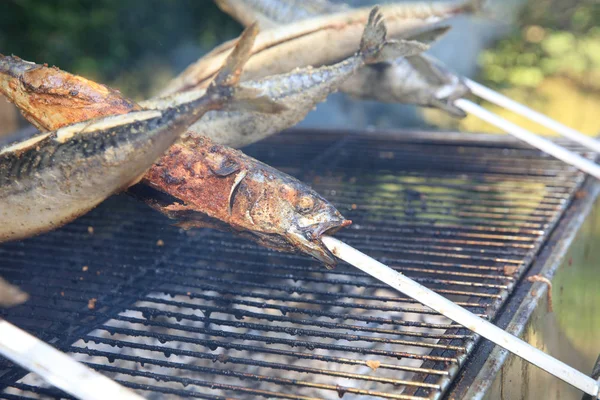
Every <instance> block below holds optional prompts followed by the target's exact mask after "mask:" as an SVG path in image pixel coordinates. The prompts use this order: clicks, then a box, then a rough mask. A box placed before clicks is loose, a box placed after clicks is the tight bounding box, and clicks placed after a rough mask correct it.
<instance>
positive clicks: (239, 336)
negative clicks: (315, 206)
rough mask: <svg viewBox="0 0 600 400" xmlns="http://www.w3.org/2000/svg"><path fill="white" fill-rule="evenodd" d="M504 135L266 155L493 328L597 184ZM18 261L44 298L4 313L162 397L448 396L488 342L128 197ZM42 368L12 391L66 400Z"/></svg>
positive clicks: (303, 136) (313, 267) (388, 257)
mask: <svg viewBox="0 0 600 400" xmlns="http://www.w3.org/2000/svg"><path fill="white" fill-rule="evenodd" d="M463 138H464V136H463ZM503 140H504V139H502V140H498V139H485V138H482V139H473V140H468V141H467V140H460V139H452V138H451V137H450V136H444V135H431V134H430V135H424V134H423V135H407V136H400V137H395V138H392V137H389V136H386V135H375V134H369V135H349V136H343V135H340V134H332V133H329V134H326V133H324V132H301V133H300V132H295V133H294V134H284V135H280V136H278V137H277V138H274V139H272V140H270V141H269V142H267V143H264V144H259V145H255V146H253V147H252V148H250V149H248V152H249V153H250V154H251V155H254V156H256V157H257V158H259V159H261V160H263V161H266V162H268V163H270V164H272V165H274V166H277V167H280V168H281V169H283V170H285V171H286V172H289V173H292V174H294V175H296V176H299V177H301V178H302V179H303V180H305V181H307V182H312V183H313V186H314V187H315V188H316V189H317V190H318V191H319V192H320V193H322V194H323V195H324V196H325V197H327V198H328V199H330V200H331V201H333V202H334V203H335V204H336V205H337V206H338V208H339V209H340V210H341V211H342V212H343V213H344V214H345V216H346V217H348V218H350V219H352V220H353V221H354V225H353V226H352V227H351V229H348V230H346V231H344V232H341V233H340V234H339V235H338V236H339V237H340V238H341V239H342V240H344V241H347V242H348V243H349V244H351V245H353V246H355V247H357V248H358V249H360V250H362V251H364V252H366V253H367V254H369V255H371V256H374V257H376V258H378V259H380V260H382V261H383V262H385V263H387V264H388V265H391V266H393V267H395V268H396V269H398V270H399V271H402V272H403V273H405V274H407V275H408V276H410V277H412V278H414V279H415V280H417V281H419V282H421V283H423V284H425V285H426V286H428V287H430V288H432V289H434V290H435V291H437V292H438V293H441V294H443V295H445V296H447V297H449V298H450V299H452V300H454V301H456V302H457V303H459V304H461V305H463V306H465V307H467V308H468V309H470V310H471V311H473V312H475V313H477V314H479V315H481V316H483V317H485V318H492V317H493V316H494V315H495V313H496V312H497V310H498V308H499V307H500V306H501V305H502V303H503V301H504V299H506V297H507V296H508V294H509V293H510V291H511V289H512V288H513V286H514V285H515V282H516V281H517V280H518V278H519V277H520V276H521V274H522V273H523V272H524V271H525V269H526V268H527V266H528V265H529V264H530V263H531V261H532V260H533V258H534V257H535V254H536V253H537V251H538V250H539V248H540V246H541V245H542V244H543V243H544V241H545V239H546V238H547V235H548V233H549V231H550V230H551V229H552V227H553V226H554V224H555V223H556V222H557V220H558V219H559V217H560V216H561V215H562V213H563V211H564V209H565V208H566V207H567V206H568V204H569V202H570V199H571V198H572V196H574V195H575V193H576V191H577V189H578V187H579V186H580V184H581V183H582V181H583V179H584V177H583V175H582V174H580V173H578V172H577V171H575V170H574V169H572V168H570V167H568V166H566V165H564V164H562V163H561V162H559V161H556V160H554V159H551V158H548V157H545V156H543V155H541V154H540V153H538V152H537V151H534V150H531V149H526V148H523V147H522V146H520V145H517V144H515V143H514V142H503ZM89 227H91V228H89ZM92 228H93V232H92ZM88 229H89V230H88ZM158 240H162V241H163V242H164V246H159V245H157V241H158ZM0 260H1V261H0V264H1V266H0V275H2V276H5V277H6V278H7V279H8V280H9V281H11V282H14V283H16V284H18V285H21V286H22V287H23V289H25V290H26V291H28V292H29V293H31V295H32V299H31V300H30V301H29V302H28V303H27V304H26V305H23V306H20V307H17V308H14V309H11V310H9V311H0V312H1V313H3V314H2V315H3V316H4V317H6V318H7V319H8V320H10V321H12V322H13V323H15V324H17V325H19V326H21V327H23V328H25V329H28V330H29V331H31V332H33V333H34V334H36V335H37V336H39V337H41V338H43V339H44V340H47V341H49V342H50V343H52V344H54V345H55V346H58V347H59V348H61V349H63V350H65V351H69V352H71V353H72V354H74V355H75V357H76V358H78V359H80V360H82V361H84V362H86V363H88V364H89V365H91V366H92V367H94V368H96V369H98V370H100V371H102V372H104V373H106V374H108V375H110V376H111V377H114V378H115V379H117V380H118V381H120V382H122V383H123V384H125V385H127V386H129V387H132V388H134V389H138V390H139V391H140V393H141V394H143V395H145V396H147V397H148V398H150V399H155V398H200V399H234V398H246V399H248V398H257V397H267V398H280V399H317V398H319V399H321V398H327V399H331V398H337V397H338V396H339V397H344V399H355V398H356V399H358V398H361V399H362V398H386V399H420V398H438V397H440V396H441V394H442V393H443V391H444V389H445V388H446V387H447V386H448V384H449V383H450V381H451V380H452V378H453V377H454V376H455V374H456V372H457V371H458V368H460V366H461V364H462V362H463V361H464V360H465V358H466V355H467V353H468V352H469V351H470V349H471V348H472V347H473V344H474V340H475V338H474V337H473V336H472V335H471V334H470V332H469V331H467V330H465V329H461V328H460V327H459V326H457V325H455V324H454V323H452V322H451V321H450V320H448V319H446V318H444V317H442V316H440V315H438V314H436V313H435V312H432V311H430V310H428V309H426V308H424V307H423V306H421V305H420V304H419V303H417V302H415V301H413V300H411V299H408V298H406V297H404V296H401V295H399V294H398V293H396V292H394V291H391V290H389V289H387V288H386V286H385V285H383V284H379V283H376V282H375V281H374V280H373V279H371V278H369V277H367V276H366V275H364V274H363V273H362V272H359V271H357V270H354V269H352V268H351V267H349V266H347V265H340V266H338V268H336V269H335V270H333V271H327V270H325V269H324V268H322V267H321V266H320V265H317V264H316V263H314V262H312V261H310V260H307V259H305V258H303V257H298V256H294V255H288V254H281V253H274V252H270V251H267V250H264V249H262V248H259V247H257V246H255V245H253V244H251V243H249V242H246V241H243V240H240V239H236V238H232V237H231V236H230V235H228V234H223V233H219V232H214V231H210V230H196V231H191V232H183V231H180V230H179V229H177V228H175V227H172V226H170V225H169V221H168V220H166V219H165V218H164V217H162V216H160V215H157V214H156V213H154V212H152V211H151V210H150V209H148V208H146V207H145V206H143V205H141V204H138V203H136V202H135V201H133V200H132V199H129V198H128V197H127V196H117V197H114V198H112V199H110V200H109V201H107V202H105V203H104V204H103V205H102V206H100V207H98V209H96V210H94V211H93V212H92V213H90V214H89V215H86V216H84V217H82V218H80V219H79V220H77V221H76V222H75V223H73V224H70V225H69V226H67V227H65V228H63V229H61V230H59V231H57V232H53V233H50V234H47V235H43V236H41V237H38V238H34V239H30V240H26V241H23V242H18V243H9V244H4V245H2V246H0ZM24 375H25V372H24V371H22V370H21V369H19V368H17V367H14V366H11V365H10V363H8V362H7V361H6V360H4V361H2V360H1V359H0V390H1V389H4V392H2V394H0V397H1V398H6V399H28V398H55V397H56V398H61V394H60V392H58V391H56V390H55V389H52V388H48V387H47V386H45V385H44V384H42V383H41V382H39V381H38V380H36V378H35V377H33V376H31V375H27V376H24Z"/></svg>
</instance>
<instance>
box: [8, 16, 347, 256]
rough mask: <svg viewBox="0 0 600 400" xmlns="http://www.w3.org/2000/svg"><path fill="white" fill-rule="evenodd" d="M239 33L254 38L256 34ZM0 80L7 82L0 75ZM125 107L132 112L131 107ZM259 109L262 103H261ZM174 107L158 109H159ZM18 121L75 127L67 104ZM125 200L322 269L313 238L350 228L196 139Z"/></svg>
mask: <svg viewBox="0 0 600 400" xmlns="http://www.w3.org/2000/svg"><path fill="white" fill-rule="evenodd" d="M246 32H247V33H248V34H249V35H255V34H256V32H257V31H256V27H254V28H251V29H248V30H247V31H246ZM13 62H17V61H16V60H13ZM20 62H23V61H20ZM51 72H52V75H53V76H51V78H55V79H49V81H48V82H50V83H49V85H50V87H48V88H47V89H48V90H53V89H58V88H52V84H53V83H55V84H60V83H61V82H64V80H63V79H59V78H60V75H61V74H65V73H64V72H62V71H60V70H56V69H52V71H51ZM78 78H80V77H78ZM1 79H8V80H11V79H14V77H12V76H8V75H6V74H4V75H3V74H1V73H0V80H1ZM80 81H81V82H82V85H84V86H86V85H89V86H90V87H94V86H95V85H96V84H95V83H93V82H91V81H89V80H85V79H83V78H80ZM246 90H247V91H246V94H248V93H250V94H252V95H254V96H256V95H258V94H260V93H257V92H256V91H254V92H253V91H252V90H251V89H249V88H246ZM9 95H19V96H22V97H25V98H23V99H15V98H13V97H9V99H10V100H11V101H14V102H15V103H16V104H17V105H22V104H29V102H28V99H27V97H28V96H35V93H31V92H29V91H18V92H14V91H13V92H10V93H9ZM119 96H121V95H120V94H119ZM181 96H187V101H188V102H189V101H195V99H198V98H201V97H202V93H198V94H195V93H192V92H190V93H185V94H183V95H181ZM181 96H180V97H179V99H178V100H177V101H176V102H175V103H176V104H177V105H178V104H180V103H185V100H184V101H182V98H181ZM121 97H122V96H121ZM241 97H242V96H239V94H238V96H236V98H241ZM122 100H123V101H127V99H125V98H122ZM263 100H264V99H263ZM73 102H74V104H76V102H77V98H76V96H73ZM131 104H132V107H133V108H135V109H139V106H138V105H136V104H133V103H131ZM255 104H256V102H247V103H246V104H245V106H246V107H248V108H252V107H253V106H254V105H255ZM265 104H267V105H268V104H270V103H269V102H268V100H266V101H265ZM174 105H175V104H165V107H166V108H169V107H173V106H174ZM259 106H260V107H256V108H258V109H261V108H264V105H261V104H260V103H259ZM47 111H49V112H47ZM107 112H108V111H107ZM284 112H285V111H284ZM50 114H52V115H50ZM25 117H26V118H28V119H35V120H36V121H39V124H40V126H41V127H42V129H44V130H51V129H56V128H58V127H59V125H58V124H59V123H63V122H64V121H68V122H69V123H75V122H78V121H77V120H75V119H74V118H75V116H74V114H72V113H70V111H69V96H65V97H64V98H61V101H58V102H55V103H50V105H48V108H44V112H39V113H38V112H37V109H36V108H35V107H32V108H31V113H27V114H25ZM167 166H168V167H167ZM128 192H129V193H130V194H133V195H134V196H135V197H137V198H139V199H141V200H143V201H145V202H147V203H148V204H150V205H151V206H152V207H154V208H155V209H157V210H159V211H160V212H162V213H164V214H166V215H167V216H169V217H171V218H176V219H177V220H178V223H179V224H180V225H181V226H184V227H187V228H190V227H199V226H206V227H212V228H217V229H221V230H227V231H231V232H233V233H235V234H237V235H240V236H243V237H246V238H248V239H251V240H255V241H257V242H258V243H260V244H262V245H264V246H267V247H270V248H273V249H277V250H281V251H293V252H300V253H305V254H307V255H310V256H313V257H314V258H316V259H318V260H320V261H322V262H324V263H325V264H327V265H332V264H334V263H335V260H334V259H333V257H332V256H331V253H329V251H327V249H326V248H325V247H324V246H322V243H321V241H320V235H321V234H323V233H324V232H328V233H333V232H335V231H336V230H337V229H340V228H342V227H344V226H347V225H348V224H349V223H350V222H349V221H346V220H345V219H344V218H343V217H342V216H341V215H340V213H339V212H338V211H337V210H336V209H335V208H334V207H333V206H332V205H331V204H330V203H328V202H327V201H326V200H325V199H323V198H322V197H321V196H319V195H318V194H317V193H316V192H314V191H313V190H312V189H310V188H309V187H307V186H306V185H304V184H303V183H301V182H299V181H298V180H296V179H294V178H292V177H290V176H288V175H286V174H284V173H282V172H280V171H277V170H276V169H274V168H271V167H269V166H267V165H265V164H263V163H260V162H259V161H257V160H254V159H252V158H251V157H248V156H246V155H244V154H243V153H241V152H239V151H236V150H233V149H231V148H228V147H225V146H219V145H217V144H214V143H212V142H211V141H210V140H209V139H207V138H202V137H197V136H194V137H193V138H186V139H185V140H183V141H182V142H181V143H177V144H175V145H174V146H172V147H171V148H170V149H169V151H168V152H167V154H166V155H165V156H164V157H163V158H162V159H160V160H159V161H158V162H157V164H156V166H155V167H152V169H151V170H150V171H149V172H147V173H146V174H145V176H144V179H143V180H142V182H141V183H139V184H137V185H134V186H133V187H130V188H129V191H128Z"/></svg>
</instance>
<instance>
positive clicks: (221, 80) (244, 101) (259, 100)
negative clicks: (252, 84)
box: [207, 23, 287, 114]
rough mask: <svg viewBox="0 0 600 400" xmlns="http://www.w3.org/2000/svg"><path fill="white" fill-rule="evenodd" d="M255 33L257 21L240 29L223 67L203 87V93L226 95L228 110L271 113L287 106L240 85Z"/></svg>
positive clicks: (258, 91) (256, 31) (257, 31)
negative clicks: (207, 85)
mask: <svg viewBox="0 0 600 400" xmlns="http://www.w3.org/2000/svg"><path fill="white" fill-rule="evenodd" d="M258 33H259V27H258V23H254V24H252V25H250V26H249V27H248V28H246V29H245V30H244V32H242V34H241V35H240V38H239V39H238V42H237V44H236V45H235V47H234V48H233V50H232V52H231V53H230V54H229V56H228V57H227V59H226V60H225V63H224V64H223V67H222V68H221V70H220V71H219V72H218V73H217V76H216V77H215V79H214V80H213V81H212V82H211V84H210V86H209V88H208V89H207V93H214V94H216V95H221V96H223V97H224V98H227V99H228V101H227V104H226V109H228V110H248V111H256V112H264V113H270V114H273V113H278V112H281V111H283V110H286V109H287V108H286V107H285V106H284V105H283V104H279V103H277V102H276V101H274V100H272V99H271V98H269V97H268V96H264V95H263V93H262V92H261V91H260V90H258V89H253V88H249V87H244V86H240V77H241V76H242V72H243V70H244V66H245V65H246V63H247V62H248V60H249V59H250V57H251V56H252V47H253V46H254V41H255V39H256V36H257V35H258Z"/></svg>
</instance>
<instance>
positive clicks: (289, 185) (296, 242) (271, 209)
mask: <svg viewBox="0 0 600 400" xmlns="http://www.w3.org/2000/svg"><path fill="white" fill-rule="evenodd" d="M275 172H276V173H277V174H278V175H274V174H275ZM260 175H261V178H260V180H262V181H263V182H264V183H262V182H261V190H260V195H259V196H257V198H256V199H255V200H254V203H253V205H252V207H251V210H250V212H249V215H250V217H251V219H252V222H253V224H254V231H255V232H262V233H263V235H261V240H260V242H261V243H262V244H264V245H266V246H268V247H270V248H274V249H276V250H281V251H291V252H297V253H303V254H306V255H309V256H312V257H313V258H315V259H317V260H319V261H321V262H323V263H324V264H325V265H327V266H335V264H336V260H335V257H334V256H333V254H332V253H331V252H330V251H329V250H328V249H327V247H326V246H325V245H324V244H323V241H322V236H323V235H325V234H327V235H331V234H334V233H336V232H337V231H338V230H339V229H341V228H343V227H346V226H348V225H350V224H351V223H352V221H349V220H347V219H345V218H344V217H343V216H342V214H340V212H339V211H338V210H337V209H336V208H335V207H334V206H333V205H332V204H331V203H330V202H328V201H327V200H326V199H324V198H323V197H322V196H320V195H319V194H318V193H317V192H316V191H314V190H313V189H311V188H310V187H309V186H308V185H306V184H304V183H302V182H300V181H298V180H296V179H294V178H292V177H290V176H288V175H286V174H283V173H281V172H279V171H276V170H274V171H273V173H268V174H267V176H265V175H263V174H262V173H261V174H260Z"/></svg>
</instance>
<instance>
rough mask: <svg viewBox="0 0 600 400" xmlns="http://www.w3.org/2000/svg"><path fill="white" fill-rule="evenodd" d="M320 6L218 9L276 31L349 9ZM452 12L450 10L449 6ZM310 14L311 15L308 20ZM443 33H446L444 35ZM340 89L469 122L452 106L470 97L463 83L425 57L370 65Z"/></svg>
mask: <svg viewBox="0 0 600 400" xmlns="http://www.w3.org/2000/svg"><path fill="white" fill-rule="evenodd" d="M317 2H318V3H319V4H318V6H317V7H313V8H309V7H305V6H302V5H299V4H296V3H295V2H288V1H282V0H219V1H218V2H217V3H218V4H219V7H221V9H223V10H224V11H226V12H229V13H230V14H231V15H232V16H233V17H234V18H236V19H238V20H239V21H240V22H242V23H244V20H243V19H241V17H240V16H241V12H242V10H243V11H244V12H245V17H244V19H252V18H256V19H258V20H259V21H261V24H263V25H264V26H269V27H275V26H278V25H280V24H285V23H289V22H293V21H294V22H295V21H300V20H302V19H305V18H307V17H309V16H311V17H316V16H318V15H323V14H330V13H332V12H339V11H343V10H344V9H346V8H345V7H344V6H340V5H337V4H334V3H330V2H329V1H328V0H317ZM404 5H405V7H406V8H405V10H407V12H408V10H411V12H412V13H414V14H415V15H426V14H427V13H431V14H432V15H433V14H434V12H433V9H434V7H437V6H435V5H433V4H431V3H429V2H418V3H404ZM446 7H448V5H446ZM482 7H483V0H471V1H466V2H458V3H451V7H450V9H453V11H452V12H453V13H476V12H479V11H480V10H481V9H482ZM311 12H312V15H308V16H307V14H310V13H311ZM440 33H441V34H443V33H444V32H443V31H441V32H440ZM430 34H434V36H433V37H431V38H428V41H432V40H437V38H438V37H437V36H436V35H438V36H439V33H436V31H435V29H431V30H429V31H428V30H427V29H425V30H422V31H421V32H418V30H417V32H416V33H415V34H414V35H407V36H406V38H408V39H413V40H419V39H421V38H422V37H423V36H427V35H430ZM341 90H342V91H343V92H344V93H347V94H349V95H351V96H353V97H355V98H359V99H366V100H375V101H380V102H384V103H405V104H414V105H418V106H422V107H432V108H438V109H441V110H443V111H445V112H447V113H449V114H450V115H452V116H454V117H456V118H464V117H466V113H465V112H464V111H463V110H462V109H460V108H458V107H456V106H455V105H454V101H455V100H457V99H460V98H462V97H465V96H467V95H468V94H470V90H469V88H468V87H467V85H466V84H465V82H464V80H463V79H462V78H461V77H459V76H458V75H456V74H453V73H451V72H450V71H449V70H448V69H447V68H445V67H444V66H442V65H441V64H440V63H439V62H438V61H436V60H434V59H432V58H431V57H427V56H425V55H416V56H413V57H407V58H399V59H396V60H389V61H388V62H384V63H381V64H376V65H371V66H366V67H365V68H362V69H361V70H360V71H358V72H357V73H355V74H354V75H353V76H351V77H349V78H348V80H347V81H346V82H344V84H343V85H342V88H341Z"/></svg>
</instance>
